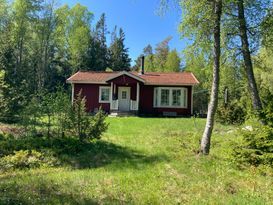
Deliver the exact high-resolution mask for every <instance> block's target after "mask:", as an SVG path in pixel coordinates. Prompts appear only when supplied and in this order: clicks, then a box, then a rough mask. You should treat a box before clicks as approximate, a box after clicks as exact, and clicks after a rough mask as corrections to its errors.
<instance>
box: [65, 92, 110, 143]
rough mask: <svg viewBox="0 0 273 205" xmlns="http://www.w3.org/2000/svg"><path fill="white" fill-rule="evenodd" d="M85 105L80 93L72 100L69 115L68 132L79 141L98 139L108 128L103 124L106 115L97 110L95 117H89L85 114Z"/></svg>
mask: <svg viewBox="0 0 273 205" xmlns="http://www.w3.org/2000/svg"><path fill="white" fill-rule="evenodd" d="M85 105H86V99H85V98H84V97H82V96H81V92H80V93H79V94H78V95H77V98H76V99H75V100H74V104H73V108H72V110H71V111H70V114H69V119H68V123H69V124H70V126H69V127H70V131H71V132H72V133H73V134H74V135H75V136H77V137H78V138H79V140H80V141H84V140H92V139H99V138H100V137H101V135H102V134H103V132H105V131H106V130H107V128H108V125H107V124H106V122H105V118H106V115H105V113H104V112H103V111H102V110H101V109H99V111H98V113H97V114H96V115H95V116H90V115H89V114H88V113H87V112H86V107H85Z"/></svg>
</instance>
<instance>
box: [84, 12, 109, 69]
mask: <svg viewBox="0 0 273 205" xmlns="http://www.w3.org/2000/svg"><path fill="white" fill-rule="evenodd" d="M105 21H106V19H105V14H104V13H103V14H102V15H101V17H100V19H99V21H98V22H97V24H96V28H95V31H94V34H93V36H91V39H90V48H89V54H88V57H90V61H89V65H88V69H90V70H98V71H104V70H106V68H107V67H108V61H109V55H108V48H107V44H106V35H107V34H108V31H107V27H106V22H105Z"/></svg>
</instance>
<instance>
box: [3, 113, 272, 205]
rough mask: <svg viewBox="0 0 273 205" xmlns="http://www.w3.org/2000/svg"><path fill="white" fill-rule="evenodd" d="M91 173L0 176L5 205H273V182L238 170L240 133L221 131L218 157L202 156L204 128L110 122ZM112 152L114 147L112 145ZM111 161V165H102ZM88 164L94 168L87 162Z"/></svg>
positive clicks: (199, 123)
mask: <svg viewBox="0 0 273 205" xmlns="http://www.w3.org/2000/svg"><path fill="white" fill-rule="evenodd" d="M107 121H108V122H109V123H110V126H109V130H108V131H107V133H106V134H105V135H104V136H103V138H102V145H103V146H102V145H100V146H101V148H100V149H101V151H99V152H98V150H96V152H95V153H94V155H95V156H92V159H91V158H89V157H90V156H91V155H92V152H91V153H84V154H83V156H78V157H82V158H83V159H84V160H87V161H88V160H90V163H97V166H93V167H92V168H87V167H80V168H77V167H75V166H63V167H60V168H43V169H42V168H41V169H35V170H29V171H16V172H12V173H4V174H2V175H0V204H1V203H2V204H3V203H5V204H20V203H22V204H271V203H272V201H273V188H272V187H273V184H272V182H273V179H272V177H270V176H262V175H261V174H260V173H259V172H258V171H257V170H256V169H254V168H251V169H249V170H239V169H238V168H236V166H235V164H234V163H233V161H232V158H231V155H230V153H231V151H232V147H231V145H232V143H233V142H234V141H236V136H235V135H234V132H228V131H232V130H235V129H236V128H235V127H231V126H222V125H219V124H217V125H216V127H215V134H214V135H213V138H212V148H211V154H210V156H207V157H201V156H199V155H198V154H197V151H198V148H199V140H200V137H201V134H202V130H203V127H204V124H205V121H204V120H202V119H197V120H194V119H191V118H185V119H181V118H137V117H130V118H108V119H107ZM109 144H110V145H111V146H110V145H109ZM103 160H106V162H105V163H102V162H101V161H103ZM87 164H88V163H87Z"/></svg>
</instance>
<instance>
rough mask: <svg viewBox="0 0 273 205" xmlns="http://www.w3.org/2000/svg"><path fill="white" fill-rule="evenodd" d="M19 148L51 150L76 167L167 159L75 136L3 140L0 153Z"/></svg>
mask: <svg viewBox="0 0 273 205" xmlns="http://www.w3.org/2000/svg"><path fill="white" fill-rule="evenodd" d="M18 150H37V151H41V152H44V153H47V152H50V153H52V154H53V156H54V157H55V158H57V159H58V161H59V162H60V165H61V166H66V165H67V166H69V167H72V168H76V169H85V168H96V167H102V166H105V165H108V164H111V163H115V165H116V167H117V168H124V167H126V168H128V167H129V168H136V169H138V168H141V165H145V164H154V163H158V162H161V161H168V158H167V156H166V155H149V156H147V155H145V154H143V153H141V152H139V151H136V150H133V149H130V148H127V147H122V146H120V145H117V144H114V143H110V142H106V141H103V140H98V141H94V142H90V143H87V142H85V143H84V142H80V141H78V140H77V139H75V138H43V137H42V138H21V139H17V140H16V139H5V140H0V157H1V156H5V155H8V154H12V153H13V152H14V151H18Z"/></svg>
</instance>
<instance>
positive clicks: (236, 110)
mask: <svg viewBox="0 0 273 205" xmlns="http://www.w3.org/2000/svg"><path fill="white" fill-rule="evenodd" d="M245 118H246V110H245V106H244V105H242V103H241V102H239V101H235V100H234V101H232V102H230V103H228V104H227V105H222V106H219V107H218V110H217V120H218V121H219V122H221V123H223V124H242V123H244V121H245Z"/></svg>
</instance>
